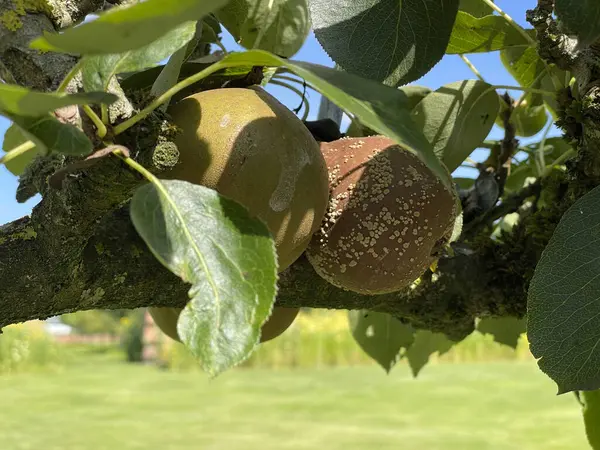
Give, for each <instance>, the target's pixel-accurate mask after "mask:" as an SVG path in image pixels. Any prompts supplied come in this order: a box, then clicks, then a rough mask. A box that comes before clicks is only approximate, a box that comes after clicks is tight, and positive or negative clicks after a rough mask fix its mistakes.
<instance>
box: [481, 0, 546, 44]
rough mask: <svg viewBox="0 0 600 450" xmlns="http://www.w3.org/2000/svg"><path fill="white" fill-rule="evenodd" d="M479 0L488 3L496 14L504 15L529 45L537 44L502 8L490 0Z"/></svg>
mask: <svg viewBox="0 0 600 450" xmlns="http://www.w3.org/2000/svg"><path fill="white" fill-rule="evenodd" d="M481 1H482V2H483V3H485V4H486V5H488V6H489V7H490V8H492V9H493V10H494V11H496V12H497V13H498V14H500V15H501V16H502V17H504V20H506V21H507V22H508V23H509V24H511V25H512V26H513V27H514V28H515V29H516V30H517V31H518V32H519V33H521V35H522V36H523V37H524V38H525V40H526V41H527V42H529V45H531V46H532V47H536V46H537V42H536V41H535V39H533V38H532V37H531V36H529V34H527V31H525V29H524V28H523V27H522V26H521V25H519V24H518V23H517V22H515V21H514V20H513V18H512V17H510V16H509V15H508V14H506V13H505V12H504V11H502V9H501V8H500V7H499V6H498V5H496V4H495V3H494V2H493V1H492V0H481Z"/></svg>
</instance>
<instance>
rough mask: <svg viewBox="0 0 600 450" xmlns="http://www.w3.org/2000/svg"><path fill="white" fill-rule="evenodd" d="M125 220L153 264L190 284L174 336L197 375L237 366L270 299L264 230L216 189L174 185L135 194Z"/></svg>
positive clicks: (271, 276)
mask: <svg viewBox="0 0 600 450" xmlns="http://www.w3.org/2000/svg"><path fill="white" fill-rule="evenodd" d="M131 218H132V221H133V224H134V226H135V228H136V230H137V232H138V233H139V234H140V236H141V237H142V239H144V241H145V242H146V244H147V245H148V247H149V248H150V250H151V251H152V253H153V254H154V255H155V256H156V258H157V259H158V260H159V261H160V262H161V263H162V264H163V265H164V266H165V267H167V268H168V269H169V270H170V271H171V272H173V273H174V274H176V275H177V276H179V277H180V278H181V279H182V280H183V281H185V282H186V283H190V284H191V287H190V290H189V298H190V301H189V303H188V304H187V306H186V307H185V309H184V310H183V312H182V313H181V315H180V317H179V323H178V326H177V332H178V334H179V336H180V337H181V339H182V341H183V342H184V344H185V345H186V346H187V347H188V348H189V349H190V350H191V352H192V353H193V354H194V355H195V356H196V357H197V358H198V359H199V361H200V364H201V366H202V367H203V369H204V370H205V371H206V372H208V373H209V374H210V375H211V376H215V375H217V374H219V373H220V372H222V371H224V370H226V369H228V368H230V367H233V366H234V365H236V364H239V363H240V362H242V361H243V360H245V359H246V358H247V357H248V356H249V355H250V353H251V352H252V350H253V349H254V348H255V346H256V344H257V343H258V341H259V336H260V328H261V326H262V325H263V323H265V321H266V320H267V318H268V317H269V314H270V312H271V308H272V305H273V302H274V301H275V294H276V281H277V261H276V253H275V246H274V243H273V240H272V238H271V236H270V234H269V231H268V229H267V227H266V226H265V225H264V224H263V223H262V222H261V221H260V220H259V219H257V218H253V217H251V216H250V214H249V213H248V211H247V210H246V209H245V208H243V207H242V206H241V205H239V204H238V203H236V202H234V201H232V200H229V199H227V198H225V197H223V196H221V195H220V194H218V193H217V192H216V191H214V190H212V189H208V188H206V187H204V186H198V185H194V184H191V183H187V182H185V181H179V180H169V181H163V182H162V183H161V185H159V187H157V186H156V185H155V184H147V185H145V186H143V187H141V188H140V189H138V190H137V191H136V193H135V195H134V196H133V199H132V202H131Z"/></svg>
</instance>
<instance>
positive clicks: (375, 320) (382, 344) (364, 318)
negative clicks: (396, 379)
mask: <svg viewBox="0 0 600 450" xmlns="http://www.w3.org/2000/svg"><path fill="white" fill-rule="evenodd" d="M348 320H349V323H350V330H351V332H352V336H353V337H354V340H355V341H356V342H357V343H358V345H360V347H361V348H362V349H363V350H364V351H365V353H366V354H367V355H369V356H370V357H371V358H373V359H374V360H375V361H377V363H378V364H379V365H380V366H381V367H383V370H385V371H386V372H388V373H389V372H390V370H392V367H393V366H394V365H395V364H396V362H397V361H398V360H399V359H400V358H401V354H400V352H401V350H402V349H406V348H408V347H410V345H411V344H412V342H413V339H414V338H413V335H414V333H415V330H414V329H413V328H412V327H411V326H410V325H406V324H403V323H402V322H400V321H399V320H398V319H395V318H394V317H392V316H390V315H389V314H385V313H378V312H373V311H366V310H361V311H348Z"/></svg>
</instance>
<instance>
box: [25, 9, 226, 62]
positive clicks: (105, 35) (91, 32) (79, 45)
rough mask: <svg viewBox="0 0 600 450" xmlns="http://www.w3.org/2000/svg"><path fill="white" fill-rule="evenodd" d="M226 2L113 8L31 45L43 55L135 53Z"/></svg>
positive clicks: (45, 34)
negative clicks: (52, 52)
mask: <svg viewBox="0 0 600 450" xmlns="http://www.w3.org/2000/svg"><path fill="white" fill-rule="evenodd" d="M226 3H227V0H210V1H198V0H177V1H170V0H145V1H143V2H134V3H131V4H129V5H128V6H124V7H123V6H122V7H118V8H112V9H110V10H108V11H107V12H105V13H102V14H100V17H98V18H97V19H95V20H92V21H90V22H86V23H84V24H81V25H79V26H77V27H72V28H68V29H66V30H64V31H63V32H61V33H60V34H54V33H48V32H45V33H44V36H43V37H40V38H37V39H36V40H34V41H33V42H32V43H31V44H30V45H31V47H32V48H35V49H38V50H44V51H55V52H63V53H73V54H83V55H98V54H103V55H106V54H115V53H123V52H126V51H129V50H136V49H139V48H140V47H143V46H145V45H148V44H150V43H152V42H153V41H155V40H156V39H158V38H160V37H162V36H164V35H165V34H166V33H167V32H168V31H170V30H172V29H173V28H176V27H177V26H179V25H181V24H183V23H184V22H188V21H196V20H199V19H201V18H202V17H204V16H206V15H207V14H209V13H211V12H213V11H215V10H217V9H218V8H220V7H221V6H223V5H225V4H226Z"/></svg>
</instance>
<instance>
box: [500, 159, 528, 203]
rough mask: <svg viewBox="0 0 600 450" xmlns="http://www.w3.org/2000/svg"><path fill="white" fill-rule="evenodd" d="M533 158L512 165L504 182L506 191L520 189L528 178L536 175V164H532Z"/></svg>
mask: <svg viewBox="0 0 600 450" xmlns="http://www.w3.org/2000/svg"><path fill="white" fill-rule="evenodd" d="M531 160H532V158H531V157H530V158H529V159H528V160H527V161H524V162H521V163H519V164H514V165H511V169H510V175H509V176H508V178H507V179H506V182H505V183H504V191H505V192H506V193H508V194H510V193H513V192H517V191H520V190H521V189H522V188H523V186H524V185H525V181H526V180H527V178H530V177H534V176H535V175H536V171H535V166H534V165H533V164H531Z"/></svg>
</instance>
